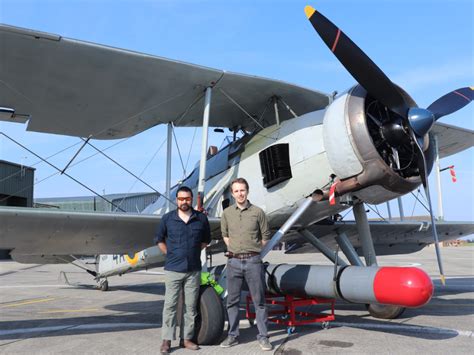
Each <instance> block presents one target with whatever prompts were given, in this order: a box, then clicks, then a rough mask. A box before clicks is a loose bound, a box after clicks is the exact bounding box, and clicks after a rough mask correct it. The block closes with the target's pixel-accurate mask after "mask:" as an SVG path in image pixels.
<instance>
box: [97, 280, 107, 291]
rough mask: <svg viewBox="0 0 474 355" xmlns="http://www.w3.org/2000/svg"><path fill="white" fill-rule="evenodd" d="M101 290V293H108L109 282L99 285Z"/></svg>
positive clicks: (103, 281)
mask: <svg viewBox="0 0 474 355" xmlns="http://www.w3.org/2000/svg"><path fill="white" fill-rule="evenodd" d="M99 290H101V291H108V290H109V281H107V280H102V281H101V282H100V284H99Z"/></svg>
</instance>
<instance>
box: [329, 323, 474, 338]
mask: <svg viewBox="0 0 474 355" xmlns="http://www.w3.org/2000/svg"><path fill="white" fill-rule="evenodd" d="M329 326H330V327H332V326H334V327H350V328H360V329H367V330H398V331H402V332H407V333H422V334H444V335H461V336H465V337H469V338H472V337H473V335H474V333H473V332H472V331H470V330H458V329H448V328H437V327H423V326H419V325H400V324H370V323H348V322H329Z"/></svg>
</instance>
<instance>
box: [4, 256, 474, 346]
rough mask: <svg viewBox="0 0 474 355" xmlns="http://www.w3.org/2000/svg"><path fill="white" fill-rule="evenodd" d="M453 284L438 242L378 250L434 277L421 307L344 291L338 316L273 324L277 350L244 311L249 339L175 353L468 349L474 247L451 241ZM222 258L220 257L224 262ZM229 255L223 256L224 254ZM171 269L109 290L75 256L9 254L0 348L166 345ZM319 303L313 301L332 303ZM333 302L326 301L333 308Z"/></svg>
mask: <svg viewBox="0 0 474 355" xmlns="http://www.w3.org/2000/svg"><path fill="white" fill-rule="evenodd" d="M441 251H442V256H443V263H444V269H445V273H446V279H447V284H446V286H442V285H441V283H440V281H439V275H438V272H437V264H436V259H435V251H434V248H432V247H429V248H425V249H424V250H422V251H420V252H417V253H414V254H408V255H394V256H384V257H378V263H379V265H396V266H402V265H414V266H418V267H420V268H422V269H424V270H425V271H426V272H427V273H428V274H429V275H430V276H431V277H432V279H433V282H434V285H435V294H434V296H433V298H432V299H431V301H430V302H429V304H427V305H425V306H424V307H422V308H417V309H413V308H409V309H406V311H405V312H404V313H403V314H402V315H401V317H400V318H399V319H395V320H381V319H376V318H373V317H371V316H370V315H369V314H368V312H367V311H366V309H365V306H364V305H358V304H350V303H345V302H341V301H338V302H337V303H336V311H335V314H336V319H335V321H333V322H330V325H329V328H328V329H324V328H323V327H322V326H321V324H319V323H316V324H311V325H307V326H298V327H297V328H296V331H295V333H293V334H288V333H287V329H286V328H285V327H284V326H281V325H274V324H270V325H269V331H270V341H271V342H272V344H273V346H274V350H273V352H270V351H267V352H264V351H262V350H261V349H260V347H259V346H258V344H257V342H256V340H255V337H256V334H257V330H256V327H255V326H251V325H250V324H249V322H248V321H247V320H245V319H243V320H241V323H240V324H241V336H240V344H239V345H237V346H235V347H232V348H227V349H223V348H220V347H219V346H218V345H216V346H202V347H201V350H199V351H194V352H193V351H190V350H184V349H179V348H178V347H177V342H173V344H172V345H173V347H174V348H173V352H172V353H173V354H191V353H193V354H196V355H197V354H239V355H242V354H245V355H247V354H264V353H266V354H271V353H273V354H291V355H298V354H326V353H331V354H346V353H349V354H373V353H377V354H428V353H430V354H446V353H452V354H453V353H455V354H465V353H471V352H472V349H474V339H473V331H474V316H473V314H474V264H473V263H474V247H447V248H442V249H441ZM219 260H221V259H219V258H215V259H214V264H216V263H218V262H219ZM221 261H222V260H221ZM268 261H270V262H272V263H296V262H298V263H302V264H328V261H326V259H325V258H324V257H323V256H322V255H320V254H304V255H284V254H282V253H281V252H279V251H273V252H271V253H270V255H269V257H268ZM162 271H163V270H162V269H153V270H150V271H147V272H137V273H132V274H127V275H124V276H122V277H112V278H110V279H109V285H110V291H107V292H101V291H99V290H97V289H96V288H95V282H94V280H93V279H92V277H91V276H90V275H89V274H87V273H85V272H84V271H82V270H80V269H79V268H77V267H75V266H73V265H28V264H18V263H16V262H13V261H0V354H63V353H64V354H65V353H67V354H119V353H131V354H136V353H137V354H138V353H140V354H158V353H159V346H160V344H161V329H160V327H161V313H162V307H163V300H164V291H165V289H164V285H163V282H162V281H163V274H162ZM318 307H319V306H311V307H307V309H305V310H307V311H311V312H319V311H322V312H323V311H325V310H324V309H321V310H320V309H318ZM326 312H327V311H326Z"/></svg>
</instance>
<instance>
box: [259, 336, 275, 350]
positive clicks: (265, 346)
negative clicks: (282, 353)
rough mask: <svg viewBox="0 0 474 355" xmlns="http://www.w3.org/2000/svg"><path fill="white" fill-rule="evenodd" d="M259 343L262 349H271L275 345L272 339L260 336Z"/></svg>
mask: <svg viewBox="0 0 474 355" xmlns="http://www.w3.org/2000/svg"><path fill="white" fill-rule="evenodd" d="M258 344H259V345H260V347H261V348H262V350H265V351H269V350H272V349H273V346H272V344H271V343H270V341H269V340H268V338H260V339H259V340H258Z"/></svg>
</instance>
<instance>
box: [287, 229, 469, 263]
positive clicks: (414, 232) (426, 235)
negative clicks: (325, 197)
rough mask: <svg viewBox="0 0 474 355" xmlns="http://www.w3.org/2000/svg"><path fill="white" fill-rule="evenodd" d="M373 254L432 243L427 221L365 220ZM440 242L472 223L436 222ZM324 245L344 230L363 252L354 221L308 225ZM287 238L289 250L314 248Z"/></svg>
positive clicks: (461, 233) (333, 244)
mask: <svg viewBox="0 0 474 355" xmlns="http://www.w3.org/2000/svg"><path fill="white" fill-rule="evenodd" d="M369 224H370V231H371V234H372V238H373V240H374V245H375V251H376V253H377V255H392V254H405V253H413V252H415V251H418V250H421V249H422V248H424V247H425V246H427V245H429V244H432V243H433V235H432V231H431V223H429V222H423V221H419V222H418V221H407V222H382V221H369ZM436 228H437V230H438V235H439V239H440V241H445V240H452V239H456V238H460V237H463V236H467V235H469V234H474V222H437V223H436ZM308 229H309V230H310V231H311V232H312V233H313V234H314V235H315V236H316V237H318V238H319V239H320V240H321V241H323V242H324V243H325V244H326V245H328V246H329V247H331V248H333V250H336V242H335V237H336V236H337V233H342V232H344V233H346V235H347V236H348V237H349V239H350V240H351V242H352V244H353V245H354V247H355V248H356V250H357V252H358V253H359V255H363V253H362V250H361V244H360V241H359V239H358V234H357V226H356V223H355V221H347V222H335V223H334V224H316V225H313V226H311V227H309V228H308ZM288 239H289V240H287V241H288V242H289V243H290V244H293V243H294V244H295V246H294V249H292V250H291V251H290V253H314V252H315V251H316V250H315V248H314V247H312V246H311V245H310V244H309V243H307V242H306V240H305V239H304V238H303V237H302V236H300V235H298V234H296V235H293V236H290V237H289V238H288Z"/></svg>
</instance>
